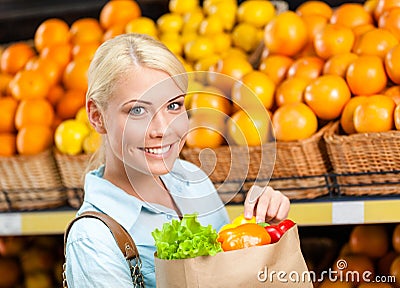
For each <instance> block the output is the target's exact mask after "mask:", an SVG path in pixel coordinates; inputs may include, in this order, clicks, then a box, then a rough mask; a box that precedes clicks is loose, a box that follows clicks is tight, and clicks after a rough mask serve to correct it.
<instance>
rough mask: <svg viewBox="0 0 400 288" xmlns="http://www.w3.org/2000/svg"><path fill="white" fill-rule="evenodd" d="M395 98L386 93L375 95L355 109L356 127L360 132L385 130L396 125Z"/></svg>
mask: <svg viewBox="0 0 400 288" xmlns="http://www.w3.org/2000/svg"><path fill="white" fill-rule="evenodd" d="M395 108H396V104H395V102H394V100H393V99H392V98H391V97H389V96H385V95H373V96H369V97H368V99H366V100H365V101H363V102H362V103H360V105H358V106H357V107H356V109H355V110H354V115H353V121H354V128H355V129H356V131H357V132H358V133H368V132H385V131H389V130H391V129H393V127H394V116H393V115H394V109H395Z"/></svg>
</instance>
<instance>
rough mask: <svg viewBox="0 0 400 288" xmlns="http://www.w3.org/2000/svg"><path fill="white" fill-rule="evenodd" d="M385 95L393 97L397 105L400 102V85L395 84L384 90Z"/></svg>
mask: <svg viewBox="0 0 400 288" xmlns="http://www.w3.org/2000/svg"><path fill="white" fill-rule="evenodd" d="M383 95H386V96H390V97H392V99H393V100H394V102H396V105H397V104H400V86H399V85H395V86H391V87H388V88H386V89H385V90H384V91H383Z"/></svg>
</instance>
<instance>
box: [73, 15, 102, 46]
mask: <svg viewBox="0 0 400 288" xmlns="http://www.w3.org/2000/svg"><path fill="white" fill-rule="evenodd" d="M69 32H70V34H71V41H72V43H74V44H78V43H92V42H94V43H100V42H101V41H102V39H103V28H102V27H101V25H100V23H99V21H98V20H97V19H96V18H80V19H77V20H75V21H74V22H73V23H72V24H71V27H70V29H69Z"/></svg>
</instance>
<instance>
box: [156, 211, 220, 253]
mask: <svg viewBox="0 0 400 288" xmlns="http://www.w3.org/2000/svg"><path fill="white" fill-rule="evenodd" d="M151 235H152V236H153V238H154V241H155V246H156V249H157V257H158V258H160V259H167V260H171V259H186V258H194V257H197V256H208V255H211V256H213V255H215V254H217V253H218V252H221V251H222V248H221V243H219V242H218V241H217V238H218V233H217V231H216V230H215V229H214V228H213V227H212V226H211V225H208V226H206V227H205V226H202V225H201V224H200V222H199V221H198V220H197V214H185V215H184V216H183V218H182V220H175V219H174V220H172V221H171V223H164V224H163V226H162V229H161V230H160V229H158V228H157V229H155V230H154V231H153V232H152V233H151Z"/></svg>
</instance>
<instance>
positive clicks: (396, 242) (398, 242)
mask: <svg viewBox="0 0 400 288" xmlns="http://www.w3.org/2000/svg"><path fill="white" fill-rule="evenodd" d="M392 245H393V249H394V250H395V251H396V252H398V253H400V224H397V225H396V227H395V228H394V230H393V235H392Z"/></svg>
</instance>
